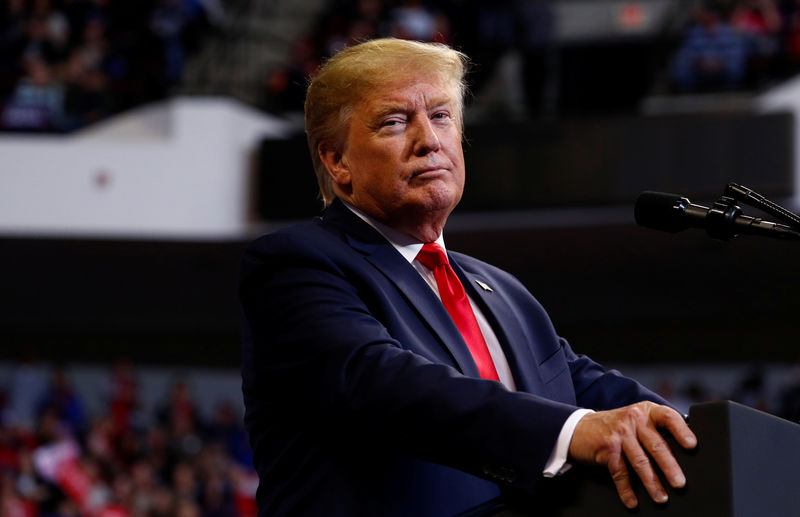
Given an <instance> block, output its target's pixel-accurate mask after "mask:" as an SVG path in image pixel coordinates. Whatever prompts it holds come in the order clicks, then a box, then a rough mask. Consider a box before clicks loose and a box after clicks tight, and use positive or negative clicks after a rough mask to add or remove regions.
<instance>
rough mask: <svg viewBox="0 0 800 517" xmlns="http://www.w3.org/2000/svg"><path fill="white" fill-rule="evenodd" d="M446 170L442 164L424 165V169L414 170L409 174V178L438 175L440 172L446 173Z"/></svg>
mask: <svg viewBox="0 0 800 517" xmlns="http://www.w3.org/2000/svg"><path fill="white" fill-rule="evenodd" d="M447 171H448V169H446V168H445V167H444V166H434V167H425V168H424V169H420V170H417V171H414V172H413V173H412V174H411V179H414V178H425V177H428V176H438V175H440V174H445V173H447Z"/></svg>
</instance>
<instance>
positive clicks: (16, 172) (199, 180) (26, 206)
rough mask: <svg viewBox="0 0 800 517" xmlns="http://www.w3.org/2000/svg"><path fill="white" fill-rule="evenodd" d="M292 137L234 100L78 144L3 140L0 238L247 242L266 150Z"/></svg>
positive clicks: (138, 121)
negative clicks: (266, 144) (254, 180)
mask: <svg viewBox="0 0 800 517" xmlns="http://www.w3.org/2000/svg"><path fill="white" fill-rule="evenodd" d="M288 131H289V127H288V124H287V123H286V122H284V121H281V120H280V119H276V118H274V117H270V116H268V115H266V114H263V113H261V112H258V111H257V110H254V109H252V108H249V107H246V106H244V105H242V104H240V103H237V102H236V101H233V100H230V99H225V98H176V99H173V100H170V101H166V102H163V103H158V104H154V105H150V106H145V107H142V108H140V109H137V110H134V111H132V112H129V113H126V114H123V115H121V116H119V117H116V118H113V119H110V120H108V121H106V122H105V123H103V124H101V125H98V126H97V127H92V128H90V129H88V130H85V131H82V132H78V133H76V134H74V135H67V136H63V135H6V136H3V137H2V138H0V157H1V159H0V235H24V236H62V235H69V236H84V237H87V236H88V237H98V236H99V237H102V236H113V237H132V238H139V237H141V238H225V237H235V236H237V235H241V234H242V233H244V232H246V230H247V227H248V224H249V221H248V199H249V192H248V190H249V187H250V184H251V182H250V176H251V175H250V171H251V169H250V163H251V161H250V160H251V158H252V157H253V156H254V152H255V151H256V149H257V146H258V142H259V141H260V140H261V139H262V138H265V137H271V138H281V137H283V136H285V135H286V134H287V132H288ZM309 173H310V171H309Z"/></svg>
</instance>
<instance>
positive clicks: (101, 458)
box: [0, 361, 257, 517]
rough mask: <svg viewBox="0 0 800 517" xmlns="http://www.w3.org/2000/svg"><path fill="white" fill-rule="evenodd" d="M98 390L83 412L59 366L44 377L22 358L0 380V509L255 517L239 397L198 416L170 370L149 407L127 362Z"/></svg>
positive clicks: (72, 514)
mask: <svg viewBox="0 0 800 517" xmlns="http://www.w3.org/2000/svg"><path fill="white" fill-rule="evenodd" d="M4 384H5V382H4ZM106 389H107V393H105V400H106V407H105V408H104V410H103V411H100V412H99V414H89V411H87V407H86V404H85V402H84V400H83V399H82V397H81V396H80V395H79V394H78V392H77V391H76V390H75V389H74V387H73V386H72V384H71V382H70V377H69V376H68V375H67V373H66V370H65V369H63V368H53V369H52V370H51V376H50V379H49V382H46V383H45V384H44V385H42V383H41V375H39V376H37V375H35V373H34V370H32V369H30V368H29V367H28V366H27V365H26V364H24V363H22V364H20V365H19V366H18V367H16V368H15V370H14V372H13V374H12V375H11V376H10V377H9V379H8V381H7V384H5V385H3V386H0V395H2V396H0V517H79V516H80V517H251V516H252V517H254V516H255V515H256V510H255V488H256V486H257V478H256V475H255V473H254V471H253V469H252V458H251V453H250V448H249V445H248V443H247V438H246V434H245V431H244V428H243V425H242V415H241V411H239V410H238V409H237V408H239V407H241V404H240V403H238V401H236V402H234V401H224V400H222V401H218V403H217V405H216V409H215V410H214V412H213V416H212V417H210V418H204V416H203V415H202V414H201V412H200V411H199V410H198V407H197V404H196V401H195V400H194V397H193V395H192V393H191V390H190V388H189V386H188V384H187V383H186V382H185V380H182V379H180V378H177V379H176V380H175V381H174V382H173V384H172V385H171V388H170V390H169V393H167V394H164V397H163V400H162V402H161V403H160V404H159V405H158V406H157V407H155V408H152V409H151V410H150V411H149V413H147V412H145V411H143V408H142V407H141V404H140V401H139V385H138V380H137V375H136V371H135V369H134V367H133V366H132V365H131V364H130V363H128V362H125V361H120V362H118V363H116V364H115V365H114V366H113V367H112V368H111V369H110V371H109V374H108V380H107V388H106Z"/></svg>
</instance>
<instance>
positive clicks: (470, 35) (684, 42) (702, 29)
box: [264, 0, 800, 115]
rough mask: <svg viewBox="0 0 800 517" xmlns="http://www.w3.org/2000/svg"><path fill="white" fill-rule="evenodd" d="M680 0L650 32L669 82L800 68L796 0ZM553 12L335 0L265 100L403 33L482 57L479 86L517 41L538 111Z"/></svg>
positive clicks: (534, 2)
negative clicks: (663, 51) (666, 24)
mask: <svg viewBox="0 0 800 517" xmlns="http://www.w3.org/2000/svg"><path fill="white" fill-rule="evenodd" d="M682 5H683V8H684V9H685V8H686V6H689V5H691V6H693V7H692V8H691V13H690V15H689V17H688V22H687V24H686V26H685V27H684V28H683V29H681V30H679V31H678V32H677V33H675V34H665V33H659V34H657V35H654V36H653V38H663V39H664V40H665V42H666V44H667V46H668V47H669V48H670V50H669V52H668V55H667V57H666V58H665V62H664V63H663V67H664V68H665V69H667V73H666V74H663V75H665V76H667V80H666V82H667V83H668V84H667V85H666V89H667V90H668V91H670V92H673V93H694V92H710V91H715V92H716V91H728V90H737V89H746V90H753V89H758V88H762V87H765V86H769V85H771V84H773V83H774V82H776V81H778V80H780V79H783V78H786V77H789V76H791V75H793V74H796V73H797V72H799V71H800V0H696V1H695V2H684V3H683V4H682ZM555 16H556V14H555V12H554V9H553V2H551V1H545V0H494V1H492V2H479V1H475V0H429V1H423V0H334V1H332V2H330V6H329V9H327V10H326V11H325V12H324V13H323V14H322V15H321V17H320V18H319V20H318V22H317V24H316V25H315V26H314V28H313V29H312V30H311V31H310V32H309V34H307V35H305V36H304V37H302V38H300V39H299V40H297V41H296V42H295V44H294V47H293V51H292V54H291V56H290V59H289V61H288V63H287V65H286V66H285V67H283V68H282V69H279V70H277V71H275V72H274V73H272V74H271V75H270V77H269V78H268V79H267V81H266V83H267V85H266V88H265V90H266V96H265V101H264V107H265V109H267V110H270V111H292V110H300V109H302V101H303V93H304V87H305V84H306V79H307V77H308V76H309V75H310V74H311V73H312V72H313V71H314V70H315V69H316V68H317V67H318V66H319V64H320V62H322V61H324V59H326V58H327V57H329V56H331V55H333V54H335V53H336V52H337V51H339V50H340V49H342V48H343V47H345V46H346V45H351V44H353V43H356V42H359V41H363V40H366V39H370V38H375V37H399V38H410V39H417V40H422V41H438V42H443V43H447V44H450V45H453V46H455V47H456V48H458V49H460V50H463V51H464V52H466V53H467V55H469V56H470V58H471V59H472V61H473V62H474V63H477V65H478V67H477V68H476V69H475V70H473V73H472V74H471V76H470V79H471V82H472V84H471V88H472V90H473V92H476V93H479V92H480V90H481V88H482V87H483V86H484V85H485V84H486V83H487V82H488V81H489V80H490V79H491V77H492V74H495V73H497V68H498V67H499V66H501V65H500V63H502V60H503V58H504V56H507V55H508V54H509V53H510V52H512V51H513V52H514V53H516V54H517V55H518V56H519V62H520V63H521V66H520V68H521V70H520V71H519V73H518V74H517V80H518V82H519V83H520V84H519V85H518V86H519V88H520V90H521V91H522V92H523V96H524V97H525V99H526V102H527V105H528V109H529V110H530V112H531V114H533V115H535V114H537V113H538V112H541V110H542V107H545V106H546V103H547V99H546V91H545V90H546V81H547V78H548V74H555V75H558V73H559V72H558V66H559V65H558V62H559V61H558V57H557V54H558V46H557V42H556V41H555V36H556V35H555V27H556V23H557V21H556V19H555ZM633 44H635V43H633ZM651 57H652V56H651ZM630 66H631V69H636V68H637V67H639V68H646V67H647V66H648V64H644V63H638V64H637V63H630ZM659 66H660V65H659ZM657 75H659V76H661V75H662V74H657ZM551 80H552V78H551ZM624 80H625V78H624V77H620V78H619V81H624ZM656 81H657V79H654V80H653V82H654V83H655V82H656ZM557 83H558V80H557V78H556V79H555V82H554V84H557ZM661 86H662V85H660V84H654V85H653V87H652V88H653V89H655V88H661Z"/></svg>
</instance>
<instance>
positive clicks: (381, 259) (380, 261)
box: [323, 200, 480, 377]
mask: <svg viewBox="0 0 800 517" xmlns="http://www.w3.org/2000/svg"><path fill="white" fill-rule="evenodd" d="M323 221H325V222H328V223H331V224H334V225H336V226H338V227H339V228H340V229H342V230H343V231H344V238H345V239H346V241H347V242H348V244H349V245H350V246H351V247H352V248H354V249H355V250H357V251H358V252H360V253H361V254H363V255H364V257H365V258H366V260H367V261H369V262H370V263H371V264H373V265H374V266H375V267H376V268H377V269H378V271H380V272H381V274H383V275H384V276H385V277H386V278H388V279H389V280H390V281H391V282H392V283H393V284H394V285H395V286H396V287H397V289H398V290H399V291H400V292H401V293H402V294H403V296H404V297H405V298H406V300H407V301H408V304H409V305H410V306H411V307H412V308H413V309H414V311H415V312H416V313H417V315H418V316H419V317H420V319H422V320H423V321H424V322H425V323H426V324H427V325H428V326H429V327H430V328H431V330H432V331H433V332H434V333H435V334H436V335H437V336H438V338H439V341H440V345H441V346H443V347H444V348H445V349H446V350H447V351H448V352H449V354H450V357H451V358H452V359H453V361H454V362H455V363H456V365H457V366H458V368H459V370H460V371H461V372H462V373H464V374H465V375H469V376H474V377H479V376H480V374H479V373H478V367H477V366H476V365H475V362H474V361H473V359H472V356H471V355H470V352H469V349H468V348H467V345H466V343H465V342H464V339H463V338H462V337H461V333H460V332H459V331H458V328H457V327H456V326H455V323H453V320H452V319H451V318H450V315H449V314H448V313H447V311H446V310H445V308H444V306H443V305H442V303H441V302H440V301H439V299H438V298H437V297H436V295H435V294H434V292H433V291H432V290H431V288H430V286H428V284H427V283H426V282H425V280H423V279H422V277H421V276H420V275H419V273H418V272H417V270H416V269H414V267H413V266H412V265H411V264H409V263H408V261H407V260H406V259H405V258H403V256H402V255H400V253H399V252H398V251H397V250H396V249H395V248H394V246H392V244H391V243H390V242H388V241H387V240H386V239H385V238H384V237H383V236H382V235H381V234H380V233H379V232H378V231H377V230H375V229H374V228H372V227H371V226H370V225H369V224H367V223H366V222H364V221H362V220H361V219H360V218H359V217H358V216H356V215H355V214H353V213H352V212H351V211H350V210H349V209H348V208H347V207H345V206H344V205H343V204H342V203H340V202H338V200H337V201H336V202H334V204H333V205H331V207H330V208H328V210H327V211H326V212H325V214H324V215H323Z"/></svg>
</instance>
